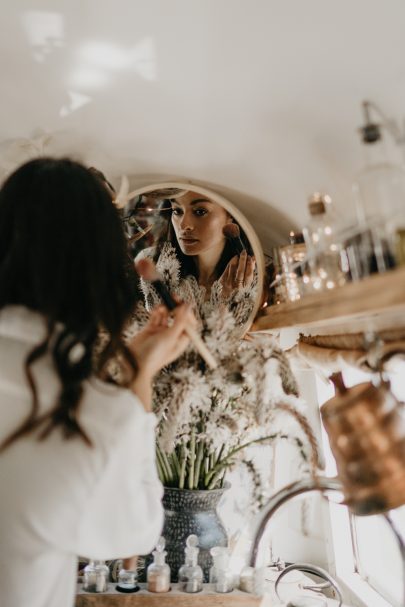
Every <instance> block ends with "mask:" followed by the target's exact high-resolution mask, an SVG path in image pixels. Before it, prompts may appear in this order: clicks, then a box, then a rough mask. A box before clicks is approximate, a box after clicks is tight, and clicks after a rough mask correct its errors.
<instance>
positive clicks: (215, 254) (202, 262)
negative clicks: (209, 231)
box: [195, 243, 224, 286]
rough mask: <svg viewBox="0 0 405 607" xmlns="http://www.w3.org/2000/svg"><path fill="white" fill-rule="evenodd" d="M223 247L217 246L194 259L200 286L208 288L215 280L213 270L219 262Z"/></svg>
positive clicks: (221, 245)
mask: <svg viewBox="0 0 405 607" xmlns="http://www.w3.org/2000/svg"><path fill="white" fill-rule="evenodd" d="M223 248H224V245H223V244H222V243H221V244H219V245H218V246H215V247H212V248H211V249H208V251H204V253H201V254H200V255H198V256H197V257H196V258H195V262H196V265H197V268H198V282H199V284H200V285H202V286H210V285H211V284H212V283H213V282H214V280H215V279H216V278H217V277H216V276H215V268H216V267H217V263H218V262H219V260H220V258H221V255H222V251H223Z"/></svg>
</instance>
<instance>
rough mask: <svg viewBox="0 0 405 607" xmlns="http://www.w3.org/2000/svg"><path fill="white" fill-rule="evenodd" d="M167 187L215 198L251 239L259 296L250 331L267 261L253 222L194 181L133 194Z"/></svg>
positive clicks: (168, 183) (156, 185) (153, 186)
mask: <svg viewBox="0 0 405 607" xmlns="http://www.w3.org/2000/svg"><path fill="white" fill-rule="evenodd" d="M166 188H179V189H182V190H192V191H193V192H197V194H202V195H203V196H206V197H207V198H210V199H211V200H213V202H216V203H217V204H219V205H220V206H221V207H223V208H224V209H225V210H226V211H228V213H229V214H230V215H232V217H234V218H235V219H236V221H237V222H238V224H239V225H240V227H241V228H242V230H243V231H244V232H245V234H246V236H247V238H248V239H249V242H250V244H251V245H252V249H253V253H254V256H255V259H256V269H257V274H258V281H257V289H258V290H257V298H256V301H255V305H254V306H253V309H252V312H251V313H250V315H249V318H248V319H247V321H246V323H245V324H244V325H243V327H242V329H243V333H246V332H248V331H249V328H250V327H251V325H252V324H253V321H254V319H255V318H256V315H257V313H258V311H259V309H260V302H261V299H262V296H263V281H264V277H265V263H264V254H263V249H262V245H261V244H260V240H259V238H258V236H257V234H256V232H255V230H254V229H253V226H252V225H251V223H250V222H249V221H248V220H247V219H246V217H245V216H244V215H243V213H242V212H241V211H240V210H239V209H238V208H237V207H236V206H235V205H234V204H233V203H232V202H230V201H229V200H228V199H226V198H224V197H223V196H221V195H220V194H217V193H216V192H214V191H213V190H210V189H208V188H205V187H202V186H200V185H198V184H196V183H194V182H192V181H188V182H186V181H163V182H158V183H154V184H151V185H147V186H143V187H139V188H137V189H136V190H133V191H132V192H131V194H132V195H133V198H135V197H136V196H140V195H141V194H146V193H147V192H154V191H155V190H162V189H166Z"/></svg>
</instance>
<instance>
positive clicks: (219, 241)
mask: <svg viewBox="0 0 405 607" xmlns="http://www.w3.org/2000/svg"><path fill="white" fill-rule="evenodd" d="M214 198H215V195H214V194H212V195H207V194H205V193H204V194H203V193H201V191H195V190H193V189H187V188H186V187H185V188H182V187H172V188H158V189H156V190H152V191H145V192H141V193H140V194H139V195H137V196H136V197H135V198H134V199H133V200H132V201H131V202H130V203H129V204H128V205H127V207H126V208H125V209H124V215H123V221H124V225H125V229H126V231H127V234H128V241H129V243H130V248H131V254H132V256H133V258H134V259H135V261H139V260H140V259H142V258H145V257H146V258H150V259H152V260H153V261H154V263H155V264H156V268H157V270H158V272H159V273H160V274H161V276H162V277H163V279H164V281H165V283H166V285H167V286H168V288H169V289H170V291H171V292H172V293H174V294H176V295H177V296H178V297H179V298H181V299H183V300H185V301H188V302H192V303H193V304H194V308H195V310H196V313H197V314H198V316H199V318H200V319H201V320H202V322H204V320H205V319H206V318H207V316H208V315H209V313H210V311H211V310H212V309H213V308H215V309H218V308H222V309H225V308H226V309H228V310H230V311H231V312H232V314H233V316H234V318H235V320H236V323H237V324H238V325H240V326H242V325H245V324H246V323H247V321H248V320H252V318H251V316H252V313H253V312H254V310H255V308H256V307H257V306H256V304H257V302H258V298H259V297H260V291H261V288H259V284H261V283H260V281H259V276H258V274H259V273H258V270H257V266H258V264H257V256H258V255H260V254H261V252H260V251H255V250H254V247H253V245H252V243H251V241H250V239H249V238H248V236H247V234H246V231H245V230H244V229H243V228H242V226H241V225H240V223H239V222H238V221H236V219H235V217H234V215H233V213H232V212H231V211H230V210H229V208H225V207H224V206H223V205H221V204H219V203H218V202H217V200H215V199H214ZM227 206H228V205H227ZM229 207H230V208H232V205H229ZM246 223H247V222H246ZM249 227H250V226H249ZM250 229H251V228H250ZM256 248H257V247H256ZM141 288H142V291H143V294H144V297H145V305H146V307H147V308H148V309H151V308H152V307H153V306H155V305H157V304H158V303H160V298H159V296H158V294H157V292H156V291H155V289H154V287H153V285H151V284H150V283H147V282H145V281H143V280H141Z"/></svg>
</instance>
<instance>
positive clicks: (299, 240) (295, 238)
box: [289, 232, 305, 244]
mask: <svg viewBox="0 0 405 607" xmlns="http://www.w3.org/2000/svg"><path fill="white" fill-rule="evenodd" d="M289 238H290V244H303V243H304V242H305V240H304V235H303V233H302V232H290V236H289Z"/></svg>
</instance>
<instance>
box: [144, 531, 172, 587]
mask: <svg viewBox="0 0 405 607" xmlns="http://www.w3.org/2000/svg"><path fill="white" fill-rule="evenodd" d="M165 544H166V542H165V539H164V537H160V538H159V540H158V543H157V544H156V550H155V551H154V552H153V563H151V564H150V565H149V567H148V569H147V573H146V578H147V582H148V590H149V592H169V590H170V567H169V565H168V564H167V563H166V561H165V559H166V554H167V552H165Z"/></svg>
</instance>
